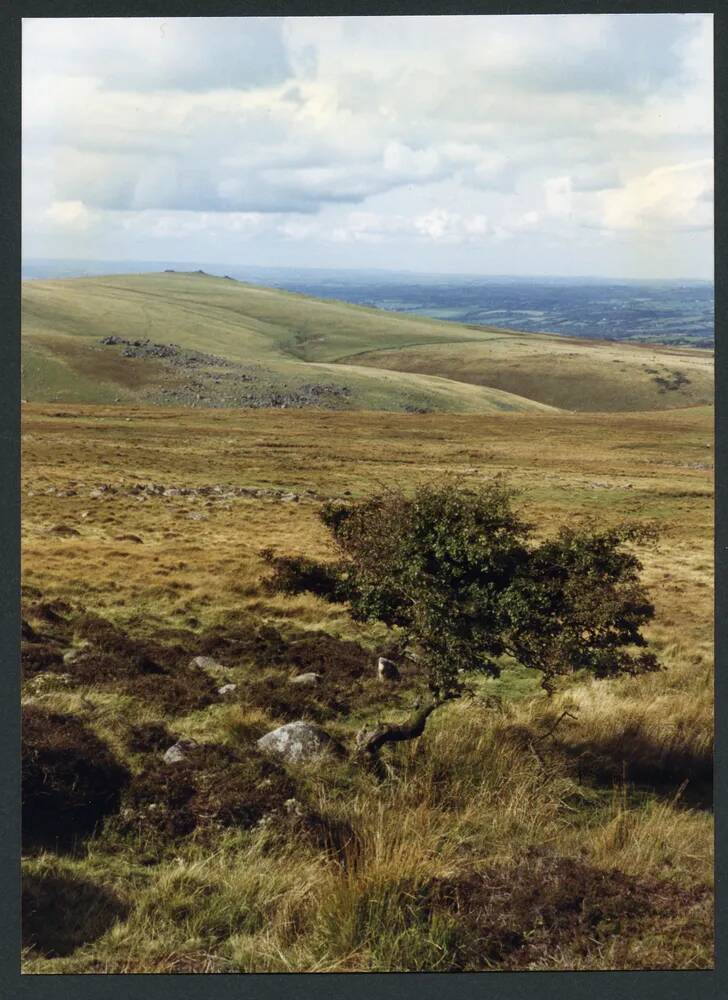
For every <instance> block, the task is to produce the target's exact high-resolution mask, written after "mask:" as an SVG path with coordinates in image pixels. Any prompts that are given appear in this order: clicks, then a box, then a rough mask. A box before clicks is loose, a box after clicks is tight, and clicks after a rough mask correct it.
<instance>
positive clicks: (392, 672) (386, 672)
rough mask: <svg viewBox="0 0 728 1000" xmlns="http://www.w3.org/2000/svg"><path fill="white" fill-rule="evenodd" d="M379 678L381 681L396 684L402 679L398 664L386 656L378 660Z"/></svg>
mask: <svg viewBox="0 0 728 1000" xmlns="http://www.w3.org/2000/svg"><path fill="white" fill-rule="evenodd" d="M377 677H378V678H379V680H380V681H390V682H391V683H396V682H397V681H398V680H399V679H400V676H399V670H398V669H397V664H396V663H395V662H394V661H393V660H388V659H387V658H386V656H380V657H379V659H378V660H377Z"/></svg>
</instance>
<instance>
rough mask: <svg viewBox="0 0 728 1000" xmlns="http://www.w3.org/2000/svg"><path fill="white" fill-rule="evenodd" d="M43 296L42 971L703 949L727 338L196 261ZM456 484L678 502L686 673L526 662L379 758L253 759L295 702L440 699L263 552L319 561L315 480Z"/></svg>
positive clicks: (673, 613)
mask: <svg viewBox="0 0 728 1000" xmlns="http://www.w3.org/2000/svg"><path fill="white" fill-rule="evenodd" d="M24 295H25V298H24V313H23V347H24V360H23V365H24V388H23V393H24V398H25V400H26V402H25V403H24V405H23V414H22V417H23V442H22V445H23V467H22V490H23V494H22V501H23V537H22V551H23V593H22V605H23V623H24V624H23V643H22V666H23V705H24V750H25V754H26V760H25V762H24V779H25V782H26V784H25V804H24V859H23V872H24V889H23V893H24V928H23V932H24V954H23V968H24V971H26V972H43V973H61V972H246V971H297V972H298V971H373V970H377V971H399V970H414V969H417V970H433V971H457V970H474V969H477V970H513V969H592V970H593V969H613V968H622V969H623V968H673V969H674V968H688V969H690V968H692V969H695V968H707V967H711V966H712V962H713V951H712V949H713V937H712V933H713V932H712V864H713V859H712V843H713V840H712V838H713V824H712V812H711V806H712V797H711V789H712V717H713V698H712V668H713V658H712V654H713V647H712V612H713V608H712V593H713V591H712V565H713V564H712V551H713V546H712V527H713V524H712V498H713V486H712V476H713V451H712V448H713V410H712V406H711V405H710V403H711V400H712V355H710V354H709V352H707V351H698V350H689V349H683V348H680V349H676V348H661V347H658V346H655V345H649V346H634V345H616V344H614V343H608V342H605V343H599V342H589V343H588V344H584V343H583V342H579V341H576V340H566V339H563V338H556V337H547V336H537V335H536V336H534V335H532V334H528V335H525V334H518V333H515V332H512V331H502V330H496V329H495V328H484V327H480V326H473V327H458V326H457V325H456V324H451V323H438V322H437V321H433V320H423V319H413V318H409V317H402V316H396V315H392V314H386V313H381V312H379V311H377V310H370V309H365V308H358V307H354V306H349V305H343V304H332V303H324V302H321V301H319V300H314V299H308V298H303V297H300V296H296V295H293V294H289V293H284V292H280V291H271V290H269V289H257V288H255V287H253V286H247V285H244V284H242V283H238V282H233V281H230V280H228V279H224V278H211V277H208V276H204V275H177V274H170V275H155V276H144V277H139V276H118V277H113V278H99V279H83V280H80V279H79V280H73V281H58V282H32V283H28V284H27V285H26V286H25V289H24ZM109 338H111V342H110V343H106V344H104V343H102V341H103V340H109ZM135 342H138V343H135ZM170 345H173V350H172V351H171V353H170V351H169V350H168V351H167V352H166V353H165V352H164V351H161V350H158V348H161V347H167V348H170ZM155 350H156V351H157V353H156V354H155V353H154V351H155ZM124 352H127V353H124ZM519 370H520V373H521V376H520V377H519ZM216 380H218V381H216ZM312 387H318V388H316V389H314V388H312ZM322 387H323V388H322ZM326 387H328V388H326ZM175 394H176V395H175ZM445 474H450V475H454V476H456V477H457V479H458V481H460V482H462V483H463V484H466V485H467V484H468V483H477V482H484V481H489V480H491V479H492V478H493V477H495V476H499V475H500V476H502V477H503V478H504V479H505V480H506V481H507V482H508V483H509V484H511V485H512V486H513V487H515V488H516V489H517V490H519V491H520V495H519V503H520V504H521V505H522V507H523V509H524V512H525V513H526V514H527V516H528V518H529V520H531V521H533V522H535V523H536V524H537V526H538V531H539V532H540V533H542V534H543V535H544V536H547V535H549V534H551V533H554V532H555V531H556V530H557V529H558V527H559V526H560V525H561V524H564V523H570V524H573V523H578V522H580V521H586V520H589V519H590V520H592V521H593V522H595V523H597V524H599V525H613V524H616V523H618V522H621V521H624V520H625V519H626V520H633V521H638V522H642V523H654V524H656V525H657V528H658V536H657V539H656V541H654V542H652V543H645V544H643V545H641V546H640V549H639V555H640V558H641V560H642V562H643V564H644V571H643V579H644V581H645V583H646V585H647V587H648V590H649V593H650V597H651V600H652V601H653V602H654V605H655V617H654V620H653V621H652V622H651V624H650V625H649V627H648V629H647V637H648V639H649V643H650V649H651V650H652V651H654V652H655V653H656V655H657V657H658V659H659V661H660V664H661V667H662V669H661V670H660V671H658V672H656V673H650V674H648V675H645V676H638V677H623V678H615V679H611V680H593V679H590V678H588V677H586V676H578V675H577V676H573V677H570V678H568V679H566V680H564V681H563V682H562V683H561V685H560V687H559V690H558V691H557V692H556V693H555V694H554V695H552V696H548V695H547V694H546V693H545V692H544V691H543V690H541V689H540V687H539V678H538V677H537V676H535V672H534V671H528V670H526V669H524V668H522V667H518V666H517V665H515V664H513V663H509V662H508V661H507V658H506V660H505V662H504V664H503V667H504V669H503V672H502V675H501V677H500V678H497V679H486V678H478V679H476V680H474V682H473V689H472V691H471V693H470V694H469V695H468V697H464V698H461V699H459V700H458V701H455V702H453V703H452V704H449V705H446V706H443V707H442V708H441V709H439V710H438V712H437V713H435V714H433V715H432V717H431V718H430V720H429V722H428V725H427V727H426V729H425V732H424V734H423V735H422V736H421V737H420V738H419V739H418V740H415V741H412V742H408V743H403V744H401V745H398V746H396V747H393V748H388V749H387V750H386V751H385V752H384V753H383V758H384V762H385V764H386V775H385V776H384V777H382V775H379V774H373V773H371V772H370V771H368V770H367V769H366V768H362V767H361V766H359V765H358V764H357V763H356V761H355V759H354V758H353V757H352V756H351V755H348V754H344V755H343V756H342V757H341V758H339V759H333V760H330V761H327V763H326V764H325V766H322V765H321V763H320V761H319V762H316V761H311V762H302V763H298V764H285V765H283V764H280V763H276V762H274V761H271V760H270V759H268V758H264V757H263V756H262V755H261V754H260V752H259V751H258V749H257V745H256V741H257V739H258V738H259V737H260V736H262V735H263V734H264V733H266V732H268V731H270V730H271V729H273V728H274V727H275V726H276V725H280V724H281V723H285V722H290V721H294V720H298V719H307V720H311V721H312V722H315V723H317V724H319V725H321V726H322V727H324V728H325V729H326V731H327V732H329V733H330V734H331V735H332V736H333V737H335V738H336V739H337V740H338V741H339V742H340V743H341V745H342V746H344V747H345V748H351V747H352V746H353V744H354V741H355V738H356V734H357V732H358V731H359V730H360V729H361V727H362V726H363V725H365V724H369V723H371V722H372V721H379V720H389V721H397V720H401V719H403V718H405V717H406V716H407V715H408V713H409V712H410V711H411V706H412V704H413V703H414V700H415V699H416V698H417V696H418V694H419V691H420V686H421V679H420V678H419V677H418V676H417V673H416V671H415V669H414V668H411V667H407V668H406V669H404V668H403V671H402V680H401V683H400V684H399V685H396V686H394V687H383V686H382V684H381V683H379V682H378V680H377V677H376V660H377V657H378V656H379V655H383V654H384V655H386V653H387V651H388V649H389V644H390V641H391V637H390V636H389V635H388V634H387V633H386V632H385V630H384V628H383V627H379V626H375V625H361V624H357V623H355V622H354V621H352V619H351V617H350V615H349V614H348V613H347V609H346V607H345V606H344V605H337V604H331V603H328V602H324V601H323V600H321V599H319V598H317V597H315V596H313V595H284V594H280V593H276V592H273V591H272V590H271V589H270V588H269V587H268V586H267V585H266V582H265V581H266V559H265V551H266V550H267V549H273V550H275V551H276V552H278V553H282V554H295V553H303V554H306V555H308V556H311V557H315V558H326V557H327V556H329V555H330V542H329V539H328V536H327V534H326V532H325V530H324V528H323V526H322V524H321V523H320V520H319V518H318V511H319V509H320V507H321V504H322V502H323V501H325V500H329V499H332V498H340V499H341V500H342V501H343V502H346V501H347V500H349V499H357V498H360V497H364V496H366V495H368V494H370V493H372V492H373V491H375V490H377V489H379V488H381V487H382V486H387V485H394V484H396V485H397V486H401V487H404V488H405V489H410V488H412V487H414V486H416V485H417V484H419V483H422V482H429V481H432V480H433V479H435V478H437V477H438V476H440V475H445ZM200 656H203V657H206V658H207V659H206V660H205V661H202V662H201V663H193V661H194V659H195V658H197V657H200ZM306 671H316V672H318V673H319V674H320V675H321V680H320V683H318V684H317V685H315V686H311V687H303V686H300V685H292V684H291V683H290V681H291V677H292V676H293V675H300V674H301V673H303V672H306ZM231 685H234V687H230V686H231ZM223 689H226V690H225V691H224V693H221V692H222V691H223ZM565 713H568V714H565ZM178 740H192V741H195V743H196V744H197V746H196V748H195V749H194V750H193V751H191V752H190V754H189V757H188V759H187V760H186V761H183V762H181V763H178V764H174V765H168V764H165V763H164V761H163V756H162V755H163V754H164V752H165V751H166V750H167V749H168V748H169V746H171V745H172V744H174V743H175V742H177V741H178ZM38 761H41V763H42V768H39V766H38ZM43 768H44V769H45V770H43ZM69 770H70V772H71V778H72V779H73V780H70V779H69ZM79 776H81V778H82V779H83V780H86V781H87V784H86V786H83V780H81V785H82V786H83V790H84V792H85V795H86V797H85V798H83V796H82V799H83V801H79V799H78V797H76V798H74V795H73V788H74V781H75V782H76V784H78V781H79V780H80V779H79ZM69 788H70V791H69Z"/></svg>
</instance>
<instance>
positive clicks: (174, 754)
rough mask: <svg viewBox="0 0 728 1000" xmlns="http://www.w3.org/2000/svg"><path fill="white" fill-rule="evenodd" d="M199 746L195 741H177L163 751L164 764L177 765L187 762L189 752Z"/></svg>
mask: <svg viewBox="0 0 728 1000" xmlns="http://www.w3.org/2000/svg"><path fill="white" fill-rule="evenodd" d="M197 746H199V744H198V742H197V740H184V739H183V740H177V742H176V743H174V744H173V745H172V746H171V747H170V748H169V749H168V750H166V751H165V753H164V757H163V758H162V759H163V760H164V763H165V764H179V763H180V761H183V760H187V758H188V756H189V752H190V750H194V749H195V747H197Z"/></svg>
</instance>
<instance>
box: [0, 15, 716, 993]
mask: <svg viewBox="0 0 728 1000" xmlns="http://www.w3.org/2000/svg"><path fill="white" fill-rule="evenodd" d="M721 8H722V9H721ZM604 13H621V14H630V13H708V14H711V13H712V14H713V15H714V39H715V58H714V66H715V90H714V107H715V133H714V136H715V139H714V147H715V163H716V201H715V255H716V256H715V259H716V266H715V328H716V344H715V364H716V382H715V384H716V400H715V401H716V408H715V429H716V444H715V467H716V500H715V514H716V517H715V556H716V563H715V583H716V589H715V643H716V648H715V653H716V657H715V662H716V679H715V705H716V715H717V719H716V750H715V768H716V772H717V773H718V774H719V775H721V776H722V778H723V780H722V781H716V782H715V831H716V833H715V838H716V862H715V874H716V938H715V940H716V942H718V941H720V940H722V941H724V942H726V941H728V924H727V920H726V908H725V899H726V888H727V883H728V856H727V855H728V849H727V844H726V842H727V840H728V838H727V837H726V808H727V806H728V803H727V801H726V800H727V798H728V782H727V781H726V780H725V775H726V769H727V764H728V760H727V756H728V755H727V751H726V744H727V740H726V711H725V709H726V697H727V690H728V677H726V675H725V672H723V673H721V670H720V669H719V667H720V666H723V665H724V664H725V658H726V650H727V649H728V643H727V642H726V639H727V634H728V614H724V615H723V616H721V614H720V610H721V609H723V610H724V612H725V611H726V609H728V576H727V573H726V553H728V518H727V517H726V514H727V513H728V512H727V511H726V481H725V477H726V467H727V466H728V433H727V432H728V427H727V426H726V412H725V410H726V395H727V394H728V373H727V370H726V361H725V357H724V348H723V346H722V345H721V343H720V339H719V337H718V334H717V331H718V330H722V329H723V328H724V327H725V320H726V318H727V309H728V275H727V274H726V269H727V268H726V259H725V254H724V252H723V251H724V248H725V245H726V241H725V234H726V225H727V222H726V212H725V204H724V194H723V191H724V188H723V183H724V182H723V177H722V173H721V170H720V169H719V167H720V166H721V165H722V164H724V163H725V162H726V160H727V159H728V148H727V146H726V143H727V139H726V132H727V129H726V124H727V119H728V110H727V109H726V107H725V98H726V96H728V86H727V83H728V71H727V64H728V59H727V58H726V39H727V38H728V5H727V4H725V3H724V4H723V5H721V4H720V3H719V2H711V3H685V2H682V3H674V2H662V3H659V2H627V0H622V2H613V3H600V2H592V3H587V2H580V3H577V2H550V3H549V2H545V0H544V2H538V0H531V2H519V0H511V2H501V3H497V2H481V3H472V2H468V0H463V2H452V0H450V2H439V3H433V2H427V0H426V2H424V3H414V2H381V0H380V2H370V3H367V2H353V0H348V2H347V0H339V2H328V3H326V2H320V0H318V2H303V0H280V2H277V3H276V2H268V3H264V2H250V3H243V2H232V0H227V2H226V0H214V2H210V3H192V2H151V0H126V2H118V0H117V2H109V0H93V2H91V0H85V2H84V0H55V2H51V0H28V2H16V3H13V2H12V0H10V2H7V0H6V3H5V4H4V6H3V8H2V11H0V47H1V48H0V93H1V94H2V95H3V97H2V102H1V103H0V124H1V131H0V135H2V137H3V138H2V143H1V147H2V148H1V151H0V225H1V226H2V230H1V231H2V240H1V242H0V246H1V250H0V252H1V253H2V267H1V268H0V316H1V318H2V328H3V338H2V340H1V341H0V381H1V385H0V389H1V391H0V407H1V408H2V409H1V420H2V424H1V425H0V426H1V427H2V433H1V434H0V456H1V460H2V471H3V475H2V477H0V510H1V511H2V515H1V516H0V552H2V572H0V588H1V589H0V651H1V662H2V663H3V666H4V671H5V677H4V690H3V696H2V698H0V760H1V761H2V768H0V824H1V825H0V829H2V831H3V834H2V838H1V839H0V899H1V900H2V905H1V906H0V922H1V923H0V941H1V942H2V945H1V948H0V995H2V996H6V997H8V998H12V1000H16V998H17V1000H20V998H29V1000H30V998H36V997H37V998H44V997H68V998H74V1000H75V998H79V1000H81V998H86V997H88V998H93V1000H96V998H99V1000H101V998H104V1000H105V998H107V997H108V998H124V1000H126V998H134V1000H136V998H137V997H145V998H150V1000H152V998H153V1000H157V998H159V1000H167V998H169V1000H172V998H174V1000H187V998H192V997H194V998H198V997H204V998H207V997H209V998H218V997H219V998H228V997H230V998H233V997H235V998H240V997H250V998H255V1000H267V998H274V997H276V998H277V997H289V996H290V997H295V998H308V997H312V998H313V997H316V998H317V1000H321V998H324V997H329V996H330V997H336V998H351V1000H359V998H362V1000H364V998H365V997H366V998H367V1000H368V998H370V997H371V996H372V994H374V995H375V996H376V997H382V998H389V997H392V998H394V997H397V998H408V997H412V998H413V1000H414V998H417V1000H430V998H432V1000H449V998H450V997H452V998H458V1000H465V998H468V997H481V996H490V995H493V996H497V997H498V998H501V997H504V998H514V1000H515V998H518V1000H520V998H523V1000H526V998H531V997H533V998H550V997H554V998H556V997H563V998H565V1000H571V998H574V1000H576V998H579V1000H581V998H583V997H584V995H585V993H586V991H588V992H589V995H590V997H592V998H594V1000H602V998H604V1000H611V998H615V1000H616V998H623V997H625V996H635V997H640V998H642V997H648V998H654V1000H673V998H674V1000H690V998H693V997H695V998H710V997H718V996H720V995H723V996H725V995H728V963H727V961H726V957H725V953H726V949H725V947H724V948H723V950H722V951H718V950H716V956H715V968H714V969H713V970H711V971H707V970H706V971H679V970H675V971H672V970H671V971H654V972H653V971H644V972H642V971H640V972H632V971H624V972H622V971H613V972H567V971H564V972H479V973H374V972H372V973H318V974H312V973H247V974H216V975H202V974H180V975H176V974H175V975H170V974H153V973H149V974H128V975H77V974H67V975H21V974H20V953H21V938H20V905H19V904H20V766H19V758H20V714H19V705H20V670H19V635H20V607H19V593H20V336H19V331H20V274H21V268H20V260H21V220H20V192H21V150H20V144H21V93H20V82H21V20H22V18H31V17H54V18H55V17H58V18H65V17H111V16H125V17H131V16H136V17H143V16H164V17H183V16H208V17H209V16H216V15H219V16H243V15H250V16H253V15H257V16H306V15H307V16H311V15H316V16H327V15H339V16H346V15H349V16H354V15H398V14H400V15H405V14H429V15H433V16H434V15H445V14H604ZM720 97H723V98H724V100H720V99H719V98H720Z"/></svg>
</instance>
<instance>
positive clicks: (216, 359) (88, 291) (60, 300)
mask: <svg viewBox="0 0 728 1000" xmlns="http://www.w3.org/2000/svg"><path fill="white" fill-rule="evenodd" d="M22 315H23V329H22V333H23V339H22V344H23V396H24V398H25V399H27V400H29V401H40V402H48V401H59V402H61V401H65V402H86V403H108V402H125V403H132V404H139V405H148V404H157V405H162V404H166V405H175V406H201V407H230V408H233V407H267V406H271V407H286V408H288V407H290V408H300V407H315V408H319V409H321V408H324V409H370V410H399V411H410V412H422V411H445V412H453V413H458V412H462V413H467V412H469V413H479V412H480V413H487V412H495V411H504V412H508V411H511V412H522V411H533V410H553V409H557V410H559V409H567V410H585V411H588V410H596V411H620V410H650V409H671V408H677V407H684V406H690V405H701V404H705V403H708V402H711V401H712V397H713V358H712V353H711V352H708V351H700V350H690V349H675V348H660V347H655V346H648V347H638V346H624V345H621V344H615V343H611V342H594V341H582V340H575V339H569V338H563V337H557V336H550V335H546V334H523V333H516V332H514V331H508V330H501V329H497V328H494V327H487V326H469V325H462V324H456V323H449V322H443V321H438V320H430V319H424V318H411V317H408V316H403V315H399V314H393V313H388V312H384V311H381V310H377V309H370V308H365V307H361V306H354V305H350V304H346V303H340V302H332V301H325V300H321V299H315V298H311V297H309V296H303V295H299V294H296V293H292V292H284V291H281V290H278V289H270V288H263V287H258V286H254V285H248V284H245V283H242V282H237V281H234V280H232V279H228V278H219V277H212V276H210V275H206V274H203V273H178V272H165V273H162V274H145V275H116V276H108V277H97V278H74V279H65V280H58V281H30V282H25V283H24V285H23V314H22Z"/></svg>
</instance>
